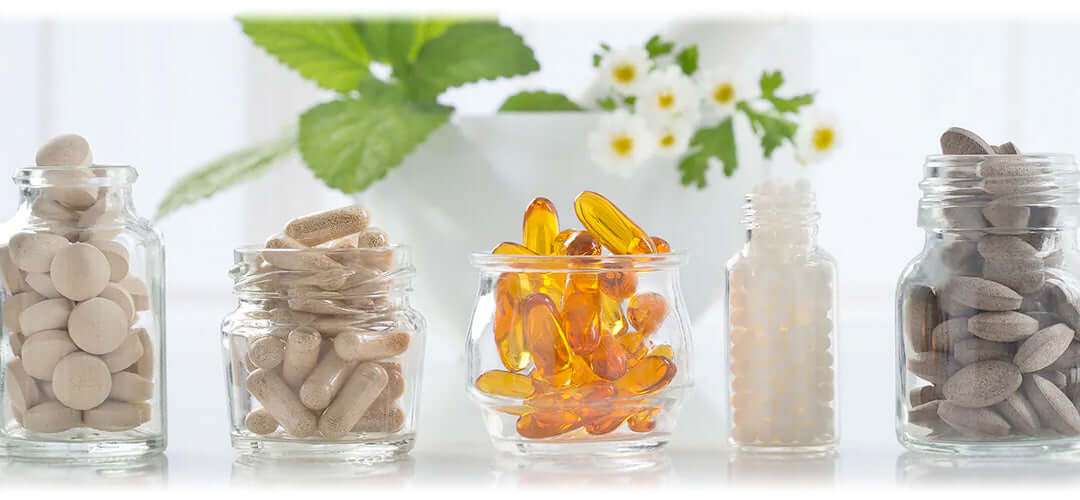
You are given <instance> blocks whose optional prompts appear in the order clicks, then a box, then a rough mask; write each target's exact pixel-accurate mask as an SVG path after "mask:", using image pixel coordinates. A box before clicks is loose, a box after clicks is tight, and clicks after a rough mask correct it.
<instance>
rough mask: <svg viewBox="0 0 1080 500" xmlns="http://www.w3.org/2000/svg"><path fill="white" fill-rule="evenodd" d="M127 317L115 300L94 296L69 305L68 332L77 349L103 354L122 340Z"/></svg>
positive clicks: (125, 330)
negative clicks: (75, 304) (72, 307)
mask: <svg viewBox="0 0 1080 500" xmlns="http://www.w3.org/2000/svg"><path fill="white" fill-rule="evenodd" d="M128 318H129V315H128V314H127V313H125V312H124V310H123V309H122V308H121V307H120V306H118V305H116V303H115V302H113V301H111V300H109V299H103V298H101V297H94V298H92V299H90V300H88V301H86V302H82V303H80V304H79V305H77V306H75V309H72V311H71V316H70V317H69V318H68V333H69V334H71V340H73V341H74V342H75V345H77V346H79V349H82V350H84V351H86V352H88V353H90V354H106V353H109V352H112V351H114V350H115V349H116V348H117V347H120V344H123V343H124V339H125V338H127V335H128V326H129V319H128ZM106 371H107V370H106Z"/></svg>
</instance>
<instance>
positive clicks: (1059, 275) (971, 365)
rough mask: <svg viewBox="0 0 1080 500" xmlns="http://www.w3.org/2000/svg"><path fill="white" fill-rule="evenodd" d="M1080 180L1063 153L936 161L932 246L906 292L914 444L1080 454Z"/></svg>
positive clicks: (926, 185)
mask: <svg viewBox="0 0 1080 500" xmlns="http://www.w3.org/2000/svg"><path fill="white" fill-rule="evenodd" d="M1078 179H1080V176H1078V173H1077V165H1076V161H1075V159H1074V158H1073V157H1072V156H1071V155H1065V154H1029V155H950V156H938V155H936V156H929V157H927V159H926V164H925V169H924V178H923V181H922V183H921V184H920V187H921V189H922V191H923V196H922V199H921V200H920V201H919V218H918V223H919V227H921V228H923V229H924V230H925V231H926V239H925V245H924V247H923V250H922V252H920V253H919V255H918V256H916V257H915V258H914V260H912V262H911V263H910V264H908V266H907V268H906V269H905V270H904V272H903V274H902V275H901V276H900V280H899V284H898V288H897V293H896V297H897V304H896V307H897V309H896V314H897V316H896V331H897V334H896V346H897V353H898V356H897V370H898V375H897V378H898V382H899V383H898V384H897V388H898V392H897V395H896V397H897V398H896V416H897V421H896V422H897V426H896V431H897V436H898V438H899V440H900V442H901V443H902V444H903V445H904V446H907V447H908V448H912V449H917V450H930V451H944V452H950V453H960V454H1028V453H1042V452H1045V451H1060V450H1066V449H1076V448H1080V446H1078V445H1080V439H1078V436H1080V412H1078V410H1077V402H1080V384H1078V382H1080V379H1078V378H1077V376H1078V373H1080V370H1078V368H1080V342H1077V341H1076V340H1075V338H1076V337H1075V335H1076V332H1077V331H1080V279H1078V277H1077V275H1076V270H1077V267H1076V266H1077V247H1076V227H1077V224H1078V218H1077V216H1078V210H1077V207H1078V189H1077V182H1078Z"/></svg>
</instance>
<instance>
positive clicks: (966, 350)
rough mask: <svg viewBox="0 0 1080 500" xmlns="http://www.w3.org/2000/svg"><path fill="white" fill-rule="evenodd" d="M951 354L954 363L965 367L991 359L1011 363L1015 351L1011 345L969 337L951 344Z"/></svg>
mask: <svg viewBox="0 0 1080 500" xmlns="http://www.w3.org/2000/svg"><path fill="white" fill-rule="evenodd" d="M951 352H952V355H953V358H954V359H956V361H959V362H960V364H962V365H965V366H966V365H970V364H972V363H977V362H979V361H987V360H991V359H996V360H998V361H1011V360H1012V359H1013V355H1014V352H1015V351H1014V348H1013V345H1012V344H1007V343H1004V342H991V341H989V340H983V339H980V338H978V337H970V338H966V339H963V340H960V341H958V342H956V344H953V347H952V351H951Z"/></svg>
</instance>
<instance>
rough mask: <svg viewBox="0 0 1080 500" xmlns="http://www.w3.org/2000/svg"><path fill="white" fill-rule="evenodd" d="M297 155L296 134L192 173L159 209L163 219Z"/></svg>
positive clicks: (261, 145) (220, 160)
mask: <svg viewBox="0 0 1080 500" xmlns="http://www.w3.org/2000/svg"><path fill="white" fill-rule="evenodd" d="M295 151H296V131H295V130H290V131H289V132H288V133H286V134H284V135H282V136H281V137H280V138H277V139H274V140H272V141H267V142H264V143H261V144H257V145H255V146H252V147H249V148H245V149H241V150H239V151H234V152H232V153H229V154H227V155H225V156H222V157H220V158H217V159H215V160H214V161H212V162H210V163H209V164H207V165H204V166H202V167H199V168H198V169H196V170H194V171H192V172H190V173H188V174H187V175H185V176H183V177H181V178H180V180H179V181H177V182H176V184H173V186H172V187H171V188H169V191H168V192H167V193H166V194H165V199H164V200H162V201H161V204H160V205H158V210H157V215H156V216H155V217H156V218H158V219H160V218H162V217H164V216H166V215H168V214H170V213H172V212H175V211H176V210H177V209H179V208H180V207H183V206H185V205H190V204H192V203H195V202H196V201H199V200H201V199H203V198H208V197H210V196H212V195H214V194H215V193H217V192H219V191H222V190H224V189H226V188H229V187H231V186H234V185H236V184H238V183H240V182H242V181H245V180H248V179H251V178H253V177H256V176H258V175H259V174H262V173H265V172H266V171H267V170H269V169H270V167H272V166H273V165H275V164H276V163H277V162H278V161H280V160H282V159H284V158H285V157H287V156H289V155H290V154H291V153H293V152H295Z"/></svg>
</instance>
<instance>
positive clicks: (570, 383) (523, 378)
mask: <svg viewBox="0 0 1080 500" xmlns="http://www.w3.org/2000/svg"><path fill="white" fill-rule="evenodd" d="M574 209H575V211H576V213H577V216H578V219H579V220H580V221H581V223H582V224H583V225H584V226H585V229H584V230H578V229H565V230H562V231H560V230H559V218H558V214H557V212H556V210H555V206H554V205H553V204H552V203H551V202H550V201H548V200H547V199H544V198H537V199H536V200H534V201H533V202H532V203H531V204H530V205H529V207H528V209H527V210H526V211H525V220H524V225H523V234H522V244H517V243H508V242H504V243H501V244H499V245H498V246H497V247H496V248H495V249H494V250H493V253H494V254H501V255H522V256H533V255H554V256H581V257H582V259H581V261H580V262H579V264H581V265H588V264H587V261H588V260H589V259H588V257H590V256H593V257H595V256H599V255H601V254H602V252H603V248H607V249H608V250H609V251H610V252H611V253H612V254H617V255H623V254H633V255H641V254H656V253H667V252H670V251H671V248H670V246H669V245H668V243H667V242H666V241H664V240H663V239H662V238H658V237H651V236H649V235H648V234H647V233H646V232H645V231H644V230H642V229H641V227H640V226H638V225H637V224H636V223H635V222H633V221H632V220H630V219H629V218H628V217H627V216H626V215H625V214H624V213H623V212H622V211H621V210H619V208H617V207H616V206H615V205H614V204H612V203H611V202H610V201H609V200H607V199H606V198H604V197H603V196H601V195H599V194H597V193H593V192H590V191H586V192H584V193H582V194H581V195H579V196H578V198H577V199H576V200H575V202H574ZM574 264H575V262H574V261H569V262H568V263H567V269H568V272H565V273H552V272H546V273H541V272H520V273H503V274H501V275H500V276H499V278H498V280H497V282H496V284H495V292H494V293H495V304H496V306H495V307H496V310H495V320H494V340H495V343H496V347H497V349H498V352H499V356H500V358H501V360H502V364H503V365H504V367H505V368H506V369H505V370H490V371H487V372H485V373H483V374H481V375H480V376H479V377H478V378H477V380H476V387H477V389H479V390H480V391H482V392H484V393H487V394H490V395H494V396H502V397H508V398H514V399H518V400H522V403H521V404H520V405H512V406H502V407H498V408H497V409H498V410H499V411H501V412H503V413H508V414H511V415H516V416H517V417H518V419H517V433H518V434H519V435H521V436H522V437H525V438H549V437H554V436H558V435H561V434H564V433H567V432H570V431H574V430H577V429H579V428H584V430H585V431H586V432H587V433H588V434H590V435H603V434H607V433H610V432H612V431H614V430H616V429H618V428H619V426H621V425H622V424H623V422H626V423H627V425H628V427H629V428H630V429H631V430H633V431H635V432H650V431H652V430H653V429H654V428H655V427H656V418H657V416H658V414H659V412H660V410H661V408H660V407H659V406H657V405H656V404H650V402H649V400H648V396H650V395H654V394H656V393H657V392H659V391H660V390H662V389H663V388H664V387H665V386H667V385H668V383H670V382H671V380H672V379H673V378H674V377H675V373H676V363H675V353H674V350H673V349H672V347H671V346H670V345H665V344H661V345H654V343H653V341H652V340H650V336H652V335H653V334H654V333H655V332H656V331H657V330H658V329H659V328H660V326H661V325H662V323H663V321H664V319H665V317H666V316H667V314H668V302H667V300H665V299H664V297H663V296H662V295H660V294H658V293H653V292H639V291H638V289H637V288H638V275H637V273H636V272H633V271H616V270H613V271H610V272H574V271H573V267H574Z"/></svg>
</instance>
